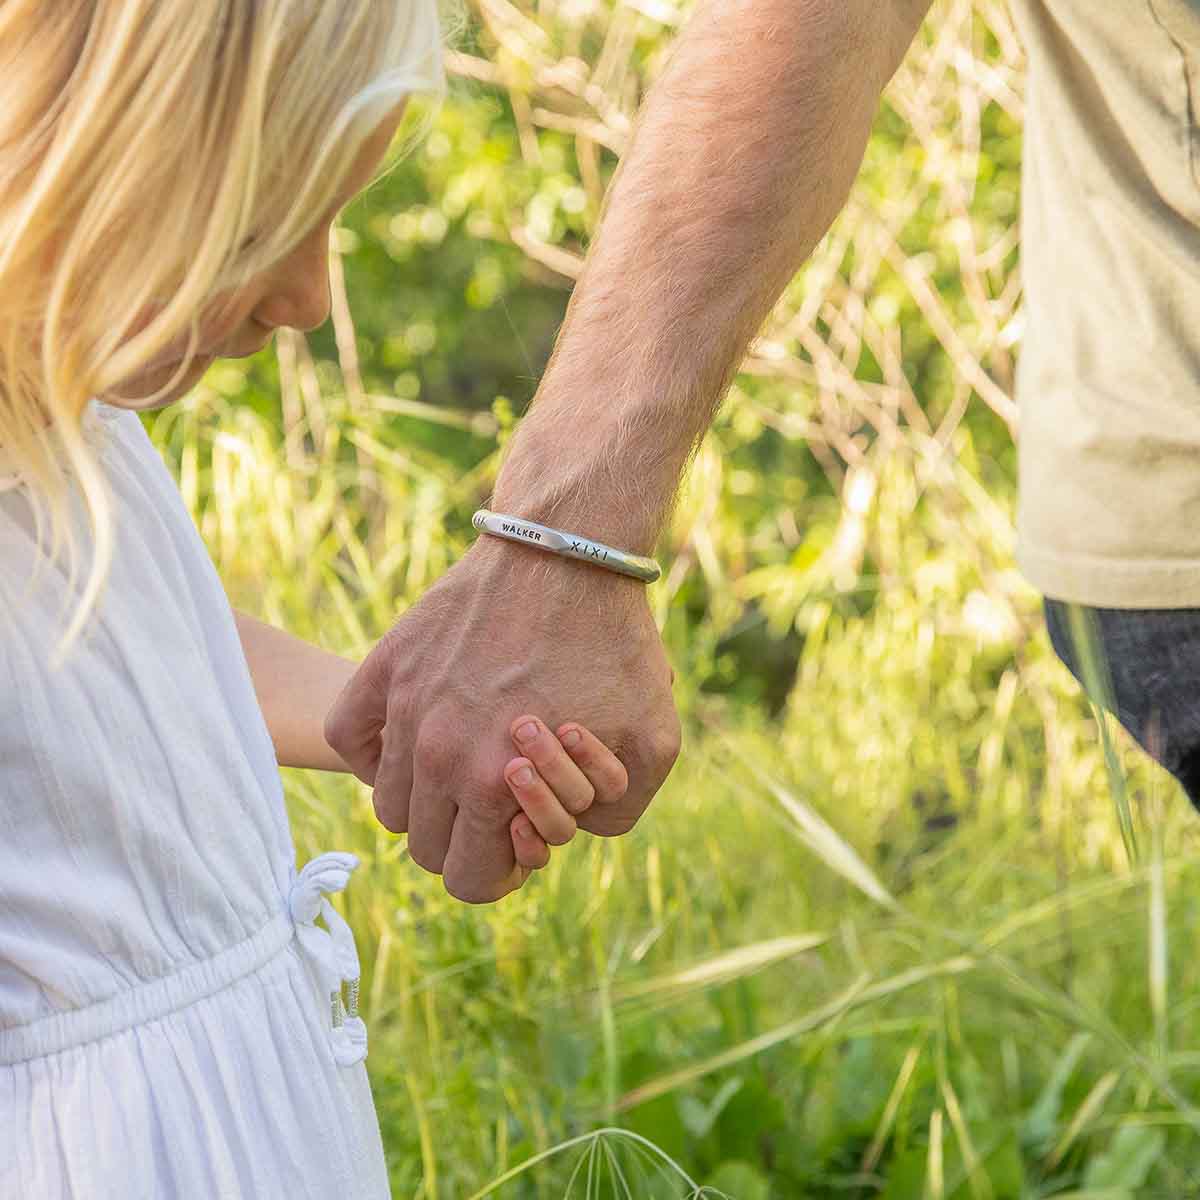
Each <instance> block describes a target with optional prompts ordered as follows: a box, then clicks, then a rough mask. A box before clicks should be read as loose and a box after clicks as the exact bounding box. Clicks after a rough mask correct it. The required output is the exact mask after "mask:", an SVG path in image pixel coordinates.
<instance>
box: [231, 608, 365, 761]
mask: <svg viewBox="0 0 1200 1200" xmlns="http://www.w3.org/2000/svg"><path fill="white" fill-rule="evenodd" d="M233 615H234V620H235V621H236V623H237V628H238V635H239V637H240V638H241V641H242V649H243V650H244V651H245V654H246V662H247V663H248V664H249V667H250V677H251V679H253V681H254V691H255V694H256V695H257V696H258V703H259V706H260V707H261V708H262V711H263V716H264V717H265V718H266V722H267V730H268V731H269V732H270V734H271V741H272V742H273V743H274V745H275V758H276V760H277V761H278V763H279V765H280V766H282V767H315V768H316V769H317V770H321V771H349V770H350V767H349V765H348V764H347V763H346V761H345V760H344V759H343V758H342V756H341V755H340V754H338V753H337V751H335V750H334V749H333V748H332V747H331V746H330V745H329V743H328V742H327V741H326V740H325V732H324V725H325V715H326V713H328V712H329V710H330V708H332V707H333V702H334V701H335V700H336V699H337V698H338V696H339V695H340V694H341V691H342V689H343V688H344V687H345V686H346V683H347V682H348V681H349V679H350V677H351V676H352V675H353V674H354V673H355V671H357V669H358V663H356V662H352V661H351V660H350V659H348V658H342V657H341V656H340V655H337V654H333V653H331V652H330V651H328V650H322V649H321V647H320V646H314V645H313V644H312V643H311V642H306V641H304V640H303V639H301V638H298V637H293V636H292V635H291V634H290V633H285V632H284V631H283V630H282V629H278V628H276V627H275V626H274V625H268V624H266V623H265V622H263V621H259V620H258V619H257V618H255V617H251V616H248V615H247V614H246V613H243V612H238V611H237V610H236V609H235V610H234V614H233Z"/></svg>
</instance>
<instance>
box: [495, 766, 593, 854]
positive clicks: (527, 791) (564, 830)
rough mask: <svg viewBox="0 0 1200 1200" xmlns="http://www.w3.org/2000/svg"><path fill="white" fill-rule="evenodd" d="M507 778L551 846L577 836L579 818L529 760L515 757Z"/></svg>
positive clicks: (506, 769) (528, 815)
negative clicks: (568, 809)
mask: <svg viewBox="0 0 1200 1200" xmlns="http://www.w3.org/2000/svg"><path fill="white" fill-rule="evenodd" d="M525 774H528V776H529V778H528V779H527V780H524V779H523V776H524V775H525ZM504 778H505V780H506V781H507V783H508V787H509V790H510V791H511V792H512V794H513V795H514V796H515V797H516V798H517V803H518V804H519V805H520V806H521V809H522V811H523V812H524V813H525V816H527V817H528V818H529V819H530V820H531V821H532V822H533V827H534V828H535V829H536V830H537V832H538V833H539V834H541V836H542V839H543V840H544V841H546V842H548V843H549V844H550V845H551V846H565V845H566V843H567V842H569V841H570V840H571V839H572V838H573V837H574V836H575V830H576V825H575V818H574V817H573V816H571V814H570V813H569V812H567V810H566V809H565V808H563V806H562V805H561V804H560V803H559V801H558V797H557V796H556V795H555V794H554V793H553V792H552V791H551V790H550V788H549V787H548V786H547V784H546V781H545V780H544V779H542V777H541V776H540V775H539V774H538V772H537V768H536V767H535V766H534V764H533V763H532V762H530V761H529V759H527V758H514V759H511V760H510V761H509V762H508V763H507V764H506V765H505V767H504ZM517 819H519V818H514V820H517Z"/></svg>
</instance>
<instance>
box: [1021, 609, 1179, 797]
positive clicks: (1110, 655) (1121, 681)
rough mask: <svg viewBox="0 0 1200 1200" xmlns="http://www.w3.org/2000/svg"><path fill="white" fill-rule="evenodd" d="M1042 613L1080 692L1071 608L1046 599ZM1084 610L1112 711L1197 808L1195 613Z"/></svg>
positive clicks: (1052, 638) (1159, 610)
mask: <svg viewBox="0 0 1200 1200" xmlns="http://www.w3.org/2000/svg"><path fill="white" fill-rule="evenodd" d="M1042 606H1043V608H1044V609H1045V613H1046V628H1047V629H1048V630H1049V633H1050V642H1051V644H1052V645H1053V647H1054V650H1055V653H1057V654H1058V656H1059V658H1061V659H1062V660H1063V662H1064V663H1066V665H1067V667H1068V668H1069V669H1070V672H1071V674H1072V675H1074V676H1075V678H1076V679H1078V680H1079V682H1080V684H1081V685H1082V684H1083V668H1082V666H1081V665H1080V660H1079V657H1078V655H1077V654H1076V652H1075V646H1074V644H1073V642H1072V638H1071V630H1070V625H1069V623H1068V613H1067V610H1068V607H1069V606H1068V605H1067V604H1065V603H1064V602H1063V601H1061V600H1051V599H1049V598H1044V599H1043V601H1042ZM1085 611H1086V612H1088V613H1090V614H1091V615H1092V617H1093V619H1094V622H1095V628H1096V631H1097V633H1098V635H1099V643H1100V649H1101V652H1102V653H1103V655H1104V657H1105V659H1106V660H1107V663H1108V674H1109V678H1110V681H1111V683H1112V697H1113V700H1114V701H1115V706H1110V711H1112V713H1113V715H1114V716H1115V717H1116V718H1117V720H1118V721H1120V722H1121V724H1122V725H1123V726H1124V727H1125V728H1126V729H1127V730H1128V731H1129V732H1130V733H1131V734H1132V735H1133V737H1134V738H1135V739H1136V740H1137V743H1138V745H1140V746H1141V747H1142V749H1144V750H1145V751H1146V752H1147V753H1148V754H1149V755H1150V756H1151V758H1153V759H1155V761H1157V762H1159V763H1161V764H1162V765H1163V766H1164V767H1166V769H1167V770H1168V771H1170V772H1171V774H1172V775H1174V776H1175V778H1176V779H1178V780H1179V782H1180V783H1182V784H1183V787H1184V790H1185V791H1186V792H1187V794H1188V798H1189V799H1190V800H1191V802H1192V803H1193V804H1194V805H1195V806H1196V807H1197V808H1198V809H1200V609H1197V608H1087V609H1085ZM1085 690H1086V689H1085ZM1096 699H1099V698H1098V697H1096Z"/></svg>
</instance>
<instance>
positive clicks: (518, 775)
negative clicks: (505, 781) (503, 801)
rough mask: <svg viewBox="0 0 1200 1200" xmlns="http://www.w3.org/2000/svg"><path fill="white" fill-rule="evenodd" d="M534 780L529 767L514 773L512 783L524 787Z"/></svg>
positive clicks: (521, 768)
mask: <svg viewBox="0 0 1200 1200" xmlns="http://www.w3.org/2000/svg"><path fill="white" fill-rule="evenodd" d="M531 779H533V772H532V771H531V770H530V769H529V768H528V767H520V768H518V769H517V770H516V771H514V772H513V773H512V781H513V783H515V784H518V785H520V786H521V787H524V786H525V785H526V784H527V783H529V781H530V780H531Z"/></svg>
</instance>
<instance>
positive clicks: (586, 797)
mask: <svg viewBox="0 0 1200 1200" xmlns="http://www.w3.org/2000/svg"><path fill="white" fill-rule="evenodd" d="M529 724H532V725H533V726H534V732H533V736H532V737H523V736H522V733H523V732H524V730H525V727H526V726H527V725H529ZM509 733H510V735H511V736H512V739H513V742H514V743H515V744H516V746H517V748H518V749H519V750H520V751H521V755H522V757H519V758H514V759H511V760H510V761H509V762H508V763H506V764H505V767H504V778H505V782H506V783H507V784H508V787H509V791H511V792H512V794H513V795H514V796H515V797H516V800H517V803H518V804H519V805H520V806H521V812H519V813H517V815H516V816H515V817H513V819H512V821H511V822H510V823H509V831H510V833H511V834H512V843H513V850H514V851H515V853H516V856H517V865H518V866H520V867H521V868H522V870H523V871H524V877H523V879H522V882H524V880H525V879H528V877H529V872H530V871H536V870H539V869H540V868H542V867H544V866H545V865H546V864H547V863H548V862H549V861H550V846H563V845H566V843H567V842H569V841H570V840H571V839H572V838H573V837H574V836H575V831H576V825H575V817H576V815H577V814H579V813H582V812H585V811H586V810H587V809H588V808H590V807H591V805H592V802H593V801H596V802H598V803H601V804H611V803H613V802H614V801H616V800H619V799H620V798H621V797H622V796H623V795H625V789H626V788H627V787H628V786H629V775H628V773H627V772H626V770H625V767H624V765H623V764H622V762H621V760H620V759H619V758H617V756H616V755H615V754H613V752H612V751H611V750H609V748H608V747H607V746H605V745H604V743H603V742H601V741H600V739H599V738H597V737H596V736H595V734H593V733H589V732H588V730H586V729H584V728H583V726H582V725H580V724H579V723H578V722H575V721H568V722H567V723H565V724H563V725H560V726H559V727H558V729H557V730H556V732H555V733H553V734H552V733H551V732H550V730H549V729H547V728H546V726H545V725H544V724H543V723H542V722H541V721H539V720H538V718H537V717H535V716H532V715H529V714H526V715H524V716H520V717H518V718H517V719H516V720H515V721H514V722H513V723H512V726H511V728H510V730H509ZM570 734H576V735H578V736H577V738H576V740H575V741H574V743H573V744H571V745H568V744H567V741H568V740H569V739H568V735H570ZM522 769H528V771H529V773H530V778H529V780H528V782H525V783H522V782H519V781H518V779H517V774H518V772H520V771H521V770H522Z"/></svg>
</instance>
